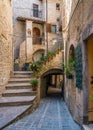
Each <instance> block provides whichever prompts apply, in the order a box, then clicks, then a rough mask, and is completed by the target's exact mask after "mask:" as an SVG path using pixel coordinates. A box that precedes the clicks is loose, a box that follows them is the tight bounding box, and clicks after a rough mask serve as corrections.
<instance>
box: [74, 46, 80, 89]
mask: <svg viewBox="0 0 93 130" xmlns="http://www.w3.org/2000/svg"><path fill="white" fill-rule="evenodd" d="M75 70H76V87H77V88H79V89H82V49H81V44H78V45H77V47H76V48H75Z"/></svg>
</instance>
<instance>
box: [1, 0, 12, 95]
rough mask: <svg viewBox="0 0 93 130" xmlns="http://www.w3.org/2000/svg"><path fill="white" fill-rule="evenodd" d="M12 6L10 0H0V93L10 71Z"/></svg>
mask: <svg viewBox="0 0 93 130" xmlns="http://www.w3.org/2000/svg"><path fill="white" fill-rule="evenodd" d="M12 56H13V48H12V8H11V1H10V0H7V1H6V0H0V93H1V92H2V90H3V89H4V87H5V84H6V83H7V81H8V79H9V77H10V71H12Z"/></svg>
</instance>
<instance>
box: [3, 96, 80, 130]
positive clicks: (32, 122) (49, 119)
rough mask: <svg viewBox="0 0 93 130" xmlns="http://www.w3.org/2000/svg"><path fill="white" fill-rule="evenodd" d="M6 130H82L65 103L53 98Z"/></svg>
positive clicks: (47, 99)
mask: <svg viewBox="0 0 93 130" xmlns="http://www.w3.org/2000/svg"><path fill="white" fill-rule="evenodd" d="M4 130H81V129H80V127H79V126H78V125H77V124H76V123H75V122H74V121H73V119H72V117H71V115H70V113H69V111H68V109H67V107H66V104H65V102H64V101H62V99H60V98H59V97H58V98H55V97H51V98H46V99H44V100H43V101H42V102H41V104H40V106H39V108H38V109H37V110H36V111H35V112H33V113H32V114H30V115H29V116H27V117H25V118H23V119H21V120H19V121H18V122H16V123H14V124H12V125H11V126H9V127H7V128H5V129H4Z"/></svg>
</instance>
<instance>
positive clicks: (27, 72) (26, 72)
mask: <svg viewBox="0 0 93 130" xmlns="http://www.w3.org/2000/svg"><path fill="white" fill-rule="evenodd" d="M13 74H14V75H31V74H33V71H14V72H13Z"/></svg>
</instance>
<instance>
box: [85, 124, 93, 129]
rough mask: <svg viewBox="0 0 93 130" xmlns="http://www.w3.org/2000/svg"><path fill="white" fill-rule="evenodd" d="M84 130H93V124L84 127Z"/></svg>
mask: <svg viewBox="0 0 93 130" xmlns="http://www.w3.org/2000/svg"><path fill="white" fill-rule="evenodd" d="M83 130H93V123H92V124H89V125H83Z"/></svg>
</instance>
